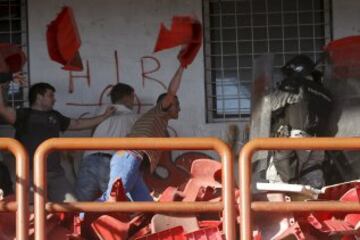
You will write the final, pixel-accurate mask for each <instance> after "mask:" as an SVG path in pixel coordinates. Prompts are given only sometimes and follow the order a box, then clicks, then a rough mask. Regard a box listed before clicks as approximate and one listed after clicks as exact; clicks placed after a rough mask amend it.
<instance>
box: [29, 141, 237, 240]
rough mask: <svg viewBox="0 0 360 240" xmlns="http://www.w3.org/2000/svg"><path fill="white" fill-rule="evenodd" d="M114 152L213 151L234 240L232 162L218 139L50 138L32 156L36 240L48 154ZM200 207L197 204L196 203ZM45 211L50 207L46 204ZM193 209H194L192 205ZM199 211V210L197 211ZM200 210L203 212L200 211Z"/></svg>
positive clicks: (41, 233) (140, 206) (40, 238)
mask: <svg viewBox="0 0 360 240" xmlns="http://www.w3.org/2000/svg"><path fill="white" fill-rule="evenodd" d="M90 149H94V150H98V149H103V150H113V149H132V150H144V149H159V150H216V151H217V152H218V153H219V155H220V156H221V160H222V163H223V169H222V179H223V185H224V187H223V189H224V191H223V193H222V194H223V199H224V200H223V201H224V202H223V209H224V229H225V235H226V239H228V240H235V210H234V203H235V200H234V183H233V181H234V178H233V176H234V175H233V167H232V166H233V161H232V155H231V151H230V149H229V147H228V146H227V145H226V144H225V143H223V142H222V141H220V140H219V139H217V138H101V139H99V138H56V139H55V138H53V139H49V140H47V141H45V142H43V143H42V144H41V145H40V146H39V147H38V148H37V150H36V152H35V155H34V185H35V191H34V204H35V205H34V211H35V239H36V240H44V239H46V236H45V232H46V229H45V227H46V226H45V220H46V219H45V209H46V161H45V160H46V157H47V155H48V154H49V153H50V152H51V151H56V150H90ZM131 204H132V205H133V208H132V209H133V210H134V211H136V210H139V211H141V210H147V211H148V210H149V209H153V210H154V211H156V209H157V208H158V209H159V210H162V211H165V210H173V211H176V210H179V211H181V212H184V211H187V212H191V211H193V210H196V208H194V206H195V205H196V203H187V204H184V203H182V202H179V203H174V205H172V206H171V208H167V207H166V206H164V207H159V203H146V204H145V203H141V202H140V203H136V202H133V203H131ZM99 205H101V207H100V209H103V211H104V212H105V211H108V210H114V211H116V210H119V209H121V208H114V207H112V205H111V204H110V205H109V204H103V203H92V204H87V203H66V204H56V205H55V206H56V207H57V209H61V208H62V207H64V206H67V207H69V208H71V207H73V208H76V209H77V210H78V211H83V210H84V209H86V210H96V209H97V210H99ZM197 205H199V204H197ZM203 205H204V206H208V207H209V210H210V211H213V210H214V209H219V206H218V205H212V204H203ZM47 206H48V207H47V209H51V207H50V206H51V205H50V206H49V204H47ZM195 207H196V206H195ZM200 209H201V208H200ZM201 211H204V209H202V210H201Z"/></svg>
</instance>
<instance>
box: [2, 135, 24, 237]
mask: <svg viewBox="0 0 360 240" xmlns="http://www.w3.org/2000/svg"><path fill="white" fill-rule="evenodd" d="M0 149H3V150H8V151H10V152H11V153H12V154H13V155H14V156H15V160H16V239H19V240H27V239H28V229H29V217H30V214H29V193H28V191H29V159H28V155H27V152H26V151H25V148H24V147H23V145H22V144H21V143H20V142H18V141H17V140H15V139H12V138H1V139H0ZM8 204H9V205H10V207H9V209H10V210H13V206H12V204H11V203H8Z"/></svg>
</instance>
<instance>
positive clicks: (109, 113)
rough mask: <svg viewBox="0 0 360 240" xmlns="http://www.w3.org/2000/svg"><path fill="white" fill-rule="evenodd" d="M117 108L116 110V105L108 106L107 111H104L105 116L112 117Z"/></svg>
mask: <svg viewBox="0 0 360 240" xmlns="http://www.w3.org/2000/svg"><path fill="white" fill-rule="evenodd" d="M115 110H116V108H115V107H114V106H109V107H107V108H106V110H105V112H104V116H105V117H110V116H111V115H112V114H113V113H114V112H115Z"/></svg>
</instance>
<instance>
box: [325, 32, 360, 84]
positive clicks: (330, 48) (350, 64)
mask: <svg viewBox="0 0 360 240" xmlns="http://www.w3.org/2000/svg"><path fill="white" fill-rule="evenodd" d="M324 50H325V51H326V52H327V53H328V55H329V58H330V61H331V63H332V67H333V73H334V74H335V76H336V77H338V78H340V79H341V78H344V79H346V78H351V77H356V78H359V77H360V70H359V67H360V55H359V54H358V53H359V51H360V36H349V37H345V38H341V39H338V40H334V41H332V42H330V43H329V44H328V45H326V46H325V47H324Z"/></svg>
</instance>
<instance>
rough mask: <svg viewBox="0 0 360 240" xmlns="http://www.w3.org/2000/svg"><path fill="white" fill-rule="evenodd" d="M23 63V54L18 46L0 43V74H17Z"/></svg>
mask: <svg viewBox="0 0 360 240" xmlns="http://www.w3.org/2000/svg"><path fill="white" fill-rule="evenodd" d="M25 62H26V57H25V53H24V52H23V51H22V50H21V48H20V47H19V46H17V45H15V44H10V43H0V72H10V73H15V72H19V71H21V69H22V67H23V66H24V64H25Z"/></svg>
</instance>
